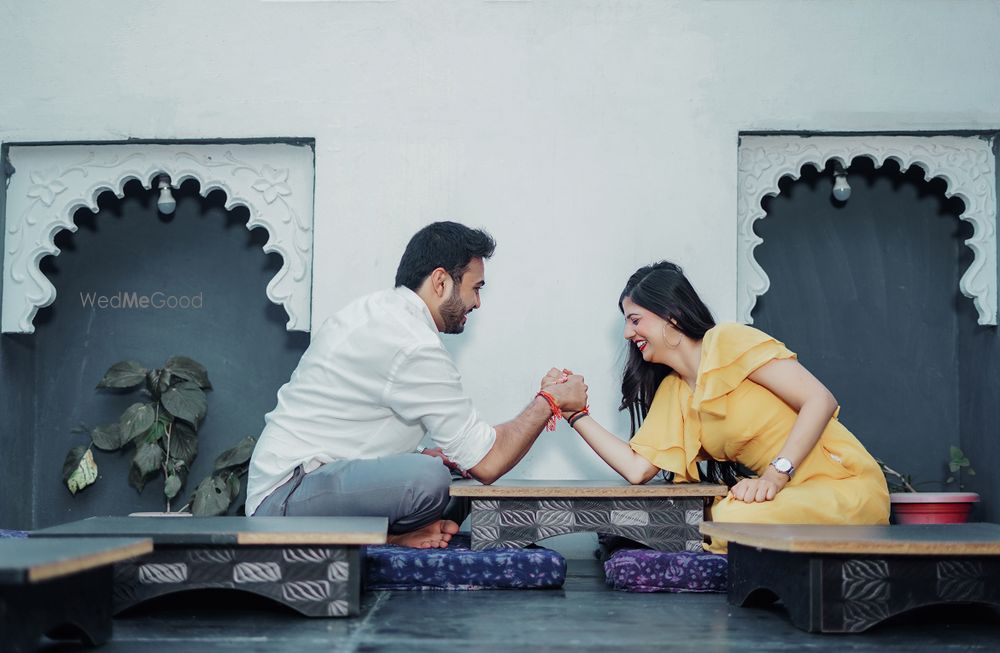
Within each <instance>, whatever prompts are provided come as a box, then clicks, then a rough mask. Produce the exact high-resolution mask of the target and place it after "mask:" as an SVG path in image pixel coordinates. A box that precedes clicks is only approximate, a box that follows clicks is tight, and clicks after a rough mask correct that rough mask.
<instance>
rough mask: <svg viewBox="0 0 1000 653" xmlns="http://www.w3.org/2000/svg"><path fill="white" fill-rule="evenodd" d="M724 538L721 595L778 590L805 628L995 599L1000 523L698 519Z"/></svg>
mask: <svg viewBox="0 0 1000 653" xmlns="http://www.w3.org/2000/svg"><path fill="white" fill-rule="evenodd" d="M701 532H702V533H703V534H704V535H707V536H709V537H712V538H720V539H722V540H727V541H728V542H729V603H731V604H732V605H739V606H750V605H755V604H757V605H759V604H760V602H761V601H773V600H774V599H775V598H778V599H781V602H782V603H783V604H784V606H785V608H786V609H787V610H788V613H789V615H790V616H791V619H792V623H794V624H795V625H796V626H798V627H799V628H801V629H803V630H807V631H810V632H823V633H857V632H861V631H864V630H867V629H868V628H871V627H872V626H874V625H876V624H878V623H880V622H882V621H884V620H886V619H888V618H889V617H892V616H894V615H897V614H900V613H903V612H906V611H908V610H911V609H914V608H919V607H922V606H926V605H933V604H939V603H982V604H987V605H993V606H1000V526H998V525H996V524H912V525H909V524H907V525H895V526H805V525H771V524H726V523H721V522H705V523H704V524H702V526H701Z"/></svg>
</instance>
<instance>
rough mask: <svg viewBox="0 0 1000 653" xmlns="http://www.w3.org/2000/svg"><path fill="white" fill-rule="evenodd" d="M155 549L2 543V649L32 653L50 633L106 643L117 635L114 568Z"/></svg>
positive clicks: (141, 544) (80, 542)
mask: <svg viewBox="0 0 1000 653" xmlns="http://www.w3.org/2000/svg"><path fill="white" fill-rule="evenodd" d="M152 550H153V543H152V542H151V541H150V540H148V539H135V538H130V539H122V538H86V539H73V540H67V539H39V540H26V539H4V540H0V649H2V650H4V651H9V652H10V653H21V652H22V651H32V650H34V649H35V648H36V646H37V645H38V640H39V638H40V637H41V636H42V635H45V634H51V635H53V636H58V637H64V636H65V637H69V636H72V637H78V636H82V638H83V640H84V641H85V642H86V643H88V644H90V645H91V646H96V645H98V644H103V643H104V642H106V641H107V640H108V638H109V637H110V636H111V591H112V587H111V585H112V572H111V565H112V564H114V563H120V562H121V561H124V560H128V559H130V558H135V557H136V556H141V555H145V554H147V553H149V552H150V551H152Z"/></svg>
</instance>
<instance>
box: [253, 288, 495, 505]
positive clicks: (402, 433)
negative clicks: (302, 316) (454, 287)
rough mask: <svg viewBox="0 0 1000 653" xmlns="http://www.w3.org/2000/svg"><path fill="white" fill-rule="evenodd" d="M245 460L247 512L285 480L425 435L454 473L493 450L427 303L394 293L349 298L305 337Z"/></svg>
mask: <svg viewBox="0 0 1000 653" xmlns="http://www.w3.org/2000/svg"><path fill="white" fill-rule="evenodd" d="M264 419H265V421H266V425H265V427H264V432H263V433H261V436H260V439H259V440H258V441H257V446H256V447H255V448H254V452H253V457H252V458H251V460H250V474H249V479H248V481H247V504H246V512H247V514H248V515H252V514H253V513H254V512H255V511H256V510H257V507H258V506H259V505H260V503H261V501H263V500H264V499H265V498H266V497H267V495H269V494H270V493H271V492H272V491H274V490H275V489H276V488H277V487H278V486H280V485H281V484H282V483H284V482H285V481H287V480H288V479H289V478H291V475H292V472H294V471H295V468H296V467H298V466H299V465H302V466H303V469H304V470H305V471H306V472H311V471H313V470H314V469H316V468H318V467H319V466H320V465H323V464H325V463H328V462H332V461H335V460H353V459H364V458H379V457H382V456H391V455H394V454H400V453H408V452H413V451H415V450H416V448H417V446H418V445H419V444H420V441H421V440H422V439H423V437H424V435H425V434H427V435H429V436H430V437H431V439H433V441H434V442H435V444H436V445H437V446H439V447H441V448H442V449H443V450H444V453H445V455H447V456H448V457H449V458H451V459H452V460H453V461H454V462H456V463H458V465H460V466H461V467H462V468H464V469H468V468H470V467H474V466H475V465H476V464H477V463H479V461H480V460H482V459H483V457H484V456H485V455H486V453H487V452H488V451H489V450H490V449H491V448H492V447H493V443H494V441H495V440H496V431H495V430H494V429H493V427H492V426H490V425H489V424H488V423H487V422H485V421H484V420H483V419H482V418H481V417H480V416H479V413H478V412H476V409H475V408H474V407H473V405H472V400H470V399H469V397H467V396H466V395H465V393H464V391H463V390H462V378H461V376H460V375H459V373H458V369H457V368H456V367H455V363H454V362H453V361H452V359H451V356H450V355H449V354H448V351H447V350H446V349H445V348H444V344H443V343H442V342H441V336H440V335H439V334H438V331H437V328H436V327H435V325H434V320H433V318H432V317H431V313H430V311H429V310H428V308H427V305H426V304H425V303H424V302H423V300H422V299H420V297H418V296H417V295H416V293H414V292H413V291H412V290H410V289H408V288H405V287H400V288H395V289H393V290H383V291H380V292H376V293H373V294H371V295H367V296H365V297H362V298H360V299H357V300H355V301H354V302H352V303H351V304H349V305H348V306H346V307H345V308H343V309H342V310H341V311H339V312H338V313H337V314H336V315H334V316H333V317H331V318H330V319H328V320H327V321H326V322H324V323H323V326H322V327H320V329H319V331H317V332H316V333H315V334H314V337H313V340H312V342H311V343H310V345H309V348H308V349H306V352H305V353H304V354H303V355H302V360H301V361H299V365H298V367H296V368H295V371H294V372H292V377H291V380H290V381H289V382H288V383H286V384H285V385H283V386H282V387H281V389H280V390H279V391H278V405H277V407H276V408H275V409H274V410H273V411H272V412H270V413H268V414H267V415H266V416H265V418H264Z"/></svg>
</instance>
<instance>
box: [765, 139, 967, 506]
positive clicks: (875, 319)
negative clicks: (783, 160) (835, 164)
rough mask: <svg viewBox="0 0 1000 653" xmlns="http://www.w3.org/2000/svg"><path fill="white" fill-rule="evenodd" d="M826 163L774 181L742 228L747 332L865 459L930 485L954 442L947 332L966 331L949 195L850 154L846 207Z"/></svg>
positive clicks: (957, 419) (956, 412)
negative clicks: (785, 363)
mask: <svg viewBox="0 0 1000 653" xmlns="http://www.w3.org/2000/svg"><path fill="white" fill-rule="evenodd" d="M831 171H832V164H831V165H830V166H828V167H827V169H826V170H823V171H817V170H816V169H815V168H812V167H811V166H807V167H806V168H804V169H803V171H802V172H803V175H802V177H801V179H799V180H796V181H792V180H790V179H789V178H785V179H783V180H782V181H781V184H780V190H781V192H780V194H779V195H778V196H777V197H774V198H768V199H767V200H765V202H764V204H763V207H764V209H765V210H766V211H767V217H766V218H765V219H763V220H760V221H758V222H757V223H756V224H755V228H756V232H757V234H758V235H759V236H761V237H762V238H763V239H764V242H763V244H762V245H760V246H759V247H758V248H757V249H756V251H755V256H756V258H757V260H758V261H759V262H760V264H761V266H762V267H763V268H764V270H765V271H766V272H767V275H768V277H769V278H770V280H771V287H770V289H769V290H768V291H767V293H765V294H764V295H763V296H762V297H760V298H759V299H758V300H757V306H756V309H755V311H754V313H753V316H754V326H757V327H759V328H761V329H763V330H764V331H767V332H769V333H772V334H774V335H775V336H777V337H778V338H779V339H781V340H783V341H784V342H785V343H786V344H787V345H788V346H789V347H790V348H791V349H792V350H793V351H796V352H797V353H798V354H799V357H800V360H801V362H802V363H803V364H804V365H805V366H806V367H807V368H808V369H809V370H810V371H812V372H813V373H814V374H815V375H816V376H817V377H818V378H819V379H820V380H821V381H823V382H824V383H825V384H826V385H827V386H828V387H829V388H830V389H831V390H832V391H833V393H834V394H835V395H836V397H837V398H838V400H839V401H840V403H841V406H842V409H841V415H840V418H841V421H842V422H844V424H845V425H847V426H848V427H849V428H850V429H851V430H852V431H853V432H854V433H855V434H856V435H857V436H858V437H859V438H860V439H861V441H862V442H863V443H864V444H865V445H866V446H867V447H868V448H869V450H870V451H871V452H872V453H873V454H874V455H876V456H877V457H880V458H883V459H884V460H885V461H886V462H887V463H889V464H890V465H892V466H893V467H894V468H896V469H899V470H903V471H906V472H909V473H911V474H912V475H913V477H914V478H915V479H917V480H922V481H929V482H930V483H929V484H928V485H927V486H924V489H937V488H938V487H939V485H938V484H939V483H940V482H941V481H943V480H944V478H945V474H946V471H947V470H946V466H945V463H946V461H947V456H948V451H949V445H959V446H963V447H964V446H965V444H964V441H963V440H964V433H963V422H962V414H961V413H962V411H961V409H960V406H961V402H962V397H961V387H962V370H961V368H962V365H961V363H962V362H963V361H962V360H961V359H962V355H961V350H962V347H961V344H960V340H961V338H960V332H961V331H962V330H963V326H962V324H963V323H966V322H967V323H968V325H966V328H969V329H972V328H979V329H983V328H984V327H977V325H976V313H975V310H974V308H973V307H972V305H971V304H972V303H971V301H970V300H969V299H967V298H965V297H962V296H961V294H960V293H959V292H958V290H957V289H958V280H959V278H960V277H961V274H962V272H963V271H964V270H965V268H966V267H968V265H969V263H970V261H971V253H970V252H969V250H968V248H967V247H965V246H964V245H963V241H964V240H966V239H967V238H969V237H970V236H971V235H972V230H971V227H970V226H969V225H968V223H965V222H963V221H961V220H959V218H958V216H959V215H960V214H961V212H962V211H963V210H964V206H963V203H962V201H961V200H959V199H949V198H948V197H946V196H945V191H946V190H947V189H946V184H945V182H944V181H943V180H941V179H930V180H927V179H925V178H924V173H923V170H921V169H920V168H919V167H917V166H914V167H912V168H910V169H909V170H907V171H905V172H901V171H900V168H899V166H898V165H897V164H896V163H895V162H894V161H891V160H890V161H887V162H886V164H885V165H884V166H882V167H881V168H877V169H876V168H875V166H874V163H873V162H872V161H871V160H870V159H868V158H856V159H855V160H854V161H853V162H852V163H851V166H850V168H849V170H848V181H849V183H850V185H851V187H852V189H853V192H852V194H851V197H850V199H849V200H848V201H847V202H846V203H840V202H837V201H835V200H834V199H833V198H832V197H831V188H832V186H833V175H832V174H831Z"/></svg>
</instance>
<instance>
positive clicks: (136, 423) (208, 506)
mask: <svg viewBox="0 0 1000 653" xmlns="http://www.w3.org/2000/svg"><path fill="white" fill-rule="evenodd" d="M97 388H98V389H99V390H100V389H110V390H135V389H140V391H141V392H142V393H143V394H144V395H146V397H147V399H146V400H145V401H140V402H136V403H134V404H132V405H131V406H129V407H128V408H126V409H125V412H124V413H122V416H121V418H119V420H118V421H117V422H114V423H111V424H105V425H103V426H98V427H95V428H92V429H89V428H86V427H85V428H84V429H83V430H84V431H86V432H89V434H90V440H91V441H90V444H86V445H79V446H76V447H73V448H72V449H70V451H69V452H68V453H67V454H66V460H65V462H64V463H63V482H64V483H65V484H66V487H67V488H68V489H69V491H70V492H71V493H72V494H74V495H75V494H76V493H77V492H79V491H80V490H82V489H84V488H86V487H87V486H89V485H91V484H93V483H94V482H96V480H97V477H98V468H97V463H96V461H95V460H94V455H93V447H96V448H98V449H100V450H102V451H120V450H125V449H129V448H130V447H131V448H132V449H133V450H134V453H133V455H132V462H131V464H130V465H129V473H128V482H129V484H131V485H132V486H133V487H134V488H135V489H136V490H137V491H139V492H142V490H143V488H144V487H145V486H146V484H147V483H148V482H149V481H150V480H151V479H152V478H153V477H155V476H158V475H162V476H163V479H164V482H163V495H164V497H165V499H166V512H170V511H171V503H172V502H173V500H174V499H175V498H176V497H177V496H178V494H179V493H180V491H181V489H182V488H183V487H184V484H185V482H186V481H187V477H188V474H189V472H190V471H191V465H192V463H193V462H194V459H195V457H196V456H197V455H198V428H199V426H200V425H201V422H202V420H203V419H204V418H205V414H206V412H207V410H208V398H207V396H206V394H205V391H206V390H210V389H211V388H212V384H211V383H210V382H209V380H208V372H207V371H206V370H205V368H204V367H203V366H202V365H201V364H200V363H198V362H197V361H195V360H193V359H191V358H187V357H184V356H174V357H172V358H170V359H169V360H167V362H166V364H164V366H163V367H162V368H159V369H146V368H144V367H143V366H142V365H141V364H139V363H137V362H135V361H122V362H119V363H115V364H114V365H112V366H111V367H110V368H109V369H108V371H107V372H106V373H105V374H104V378H102V379H101V381H100V383H98V384H97ZM254 442H255V441H254V438H252V437H247V438H244V439H243V440H242V441H241V442H240V443H238V444H237V445H236V446H234V447H233V448H231V449H229V450H227V451H225V452H223V453H222V454H220V455H219V457H218V458H217V459H216V461H215V466H214V469H213V471H212V473H211V474H210V475H209V476H208V477H207V478H205V479H204V480H203V481H202V482H201V483H199V484H198V486H197V488H196V489H195V491H194V494H193V495H192V497H191V499H190V500H189V501H188V503H187V504H185V505H184V506H183V507H182V508H181V509H180V510H181V511H184V510H188V509H190V511H191V512H192V513H193V514H195V515H198V516H207V515H219V514H225V513H226V512H227V511H228V510H229V507H230V505H231V503H232V501H233V500H234V499H235V498H236V497H237V496H238V495H239V492H240V485H241V484H240V477H241V476H242V475H243V474H245V473H246V471H247V467H248V464H249V461H250V454H251V453H252V452H253V447H254Z"/></svg>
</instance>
